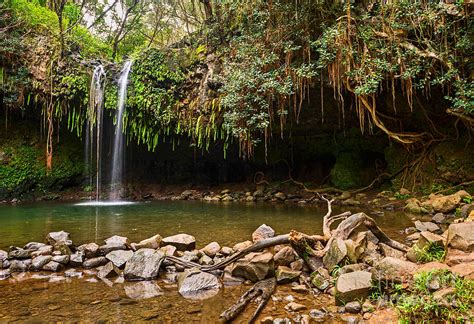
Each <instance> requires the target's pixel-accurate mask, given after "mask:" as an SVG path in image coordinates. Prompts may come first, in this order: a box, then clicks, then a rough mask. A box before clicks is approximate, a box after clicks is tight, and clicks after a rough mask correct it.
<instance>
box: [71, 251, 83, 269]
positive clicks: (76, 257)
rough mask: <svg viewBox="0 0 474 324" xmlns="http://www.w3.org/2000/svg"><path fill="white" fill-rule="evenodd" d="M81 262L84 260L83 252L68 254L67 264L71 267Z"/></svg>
mask: <svg viewBox="0 0 474 324" xmlns="http://www.w3.org/2000/svg"><path fill="white" fill-rule="evenodd" d="M83 262H84V254H82V253H81V252H76V253H74V254H71V255H70V256H69V264H70V265H71V266H72V267H79V266H82V263H83Z"/></svg>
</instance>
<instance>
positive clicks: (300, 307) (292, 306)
mask: <svg viewBox="0 0 474 324" xmlns="http://www.w3.org/2000/svg"><path fill="white" fill-rule="evenodd" d="M285 309H286V310H288V311H291V312H299V311H302V310H303V309H306V306H305V305H302V304H298V303H295V302H291V303H289V304H287V305H286V306H285Z"/></svg>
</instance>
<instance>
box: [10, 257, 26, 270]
mask: <svg viewBox="0 0 474 324" xmlns="http://www.w3.org/2000/svg"><path fill="white" fill-rule="evenodd" d="M30 265H31V260H30V259H27V260H11V261H10V272H26V271H28V269H29V267H30Z"/></svg>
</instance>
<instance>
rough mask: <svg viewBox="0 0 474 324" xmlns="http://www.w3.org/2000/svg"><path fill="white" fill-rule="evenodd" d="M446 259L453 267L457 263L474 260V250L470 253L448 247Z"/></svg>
mask: <svg viewBox="0 0 474 324" xmlns="http://www.w3.org/2000/svg"><path fill="white" fill-rule="evenodd" d="M444 261H445V262H446V264H447V265H449V266H451V267H452V266H454V265H456V264H462V263H470V262H474V252H470V253H468V252H464V251H461V250H456V249H448V252H447V253H446V258H445V260H444Z"/></svg>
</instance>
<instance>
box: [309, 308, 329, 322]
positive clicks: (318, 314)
mask: <svg viewBox="0 0 474 324" xmlns="http://www.w3.org/2000/svg"><path fill="white" fill-rule="evenodd" d="M309 316H310V317H311V318H313V319H315V320H322V319H324V318H325V317H326V316H327V313H326V312H325V311H322V310H320V309H312V310H310V311H309Z"/></svg>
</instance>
